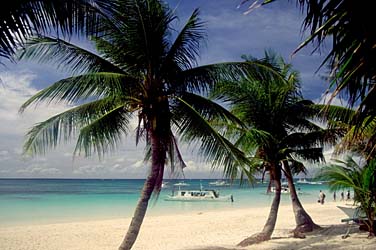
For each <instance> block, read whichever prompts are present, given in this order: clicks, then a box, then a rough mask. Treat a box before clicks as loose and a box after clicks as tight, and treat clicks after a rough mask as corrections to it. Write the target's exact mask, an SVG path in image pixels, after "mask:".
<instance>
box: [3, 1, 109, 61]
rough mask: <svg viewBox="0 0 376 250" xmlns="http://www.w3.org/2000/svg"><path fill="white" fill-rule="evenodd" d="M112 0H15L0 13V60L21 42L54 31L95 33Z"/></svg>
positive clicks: (10, 53)
mask: <svg viewBox="0 0 376 250" xmlns="http://www.w3.org/2000/svg"><path fill="white" fill-rule="evenodd" d="M114 4H115V2H114V1H112V0H65V1H61V0H15V1H9V2H7V4H4V5H3V6H2V8H1V10H0V57H3V58H7V59H10V60H12V55H13V54H14V52H15V51H16V49H17V47H18V46H20V45H21V44H22V42H23V41H24V39H26V38H28V37H31V36H33V35H37V34H46V33H49V32H51V31H54V32H55V33H57V34H61V35H71V34H73V33H76V34H77V33H81V32H82V33H86V34H95V33H96V31H98V30H97V25H98V22H97V21H98V20H99V17H100V16H101V17H102V18H103V17H105V16H106V15H107V14H106V13H107V12H108V11H109V10H111V9H112V8H113V7H114Z"/></svg>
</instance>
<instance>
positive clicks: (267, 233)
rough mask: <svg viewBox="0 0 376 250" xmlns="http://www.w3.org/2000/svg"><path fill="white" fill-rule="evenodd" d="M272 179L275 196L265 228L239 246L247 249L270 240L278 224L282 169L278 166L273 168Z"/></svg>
mask: <svg viewBox="0 0 376 250" xmlns="http://www.w3.org/2000/svg"><path fill="white" fill-rule="evenodd" d="M270 179H271V180H272V181H274V185H275V195H274V199H273V203H272V205H271V208H270V212H269V216H268V219H267V221H266V223H265V225H264V228H263V229H262V231H261V232H260V233H257V234H254V235H251V236H250V237H248V238H246V239H244V240H243V241H241V242H240V243H239V244H238V246H241V247H245V246H249V245H252V244H256V243H260V242H262V241H267V240H270V238H271V236H272V234H273V231H274V228H275V224H276V222H277V215H278V209H279V203H280V201H281V169H279V168H277V167H276V166H273V167H271V168H270Z"/></svg>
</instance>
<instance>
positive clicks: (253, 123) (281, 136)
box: [213, 53, 323, 246]
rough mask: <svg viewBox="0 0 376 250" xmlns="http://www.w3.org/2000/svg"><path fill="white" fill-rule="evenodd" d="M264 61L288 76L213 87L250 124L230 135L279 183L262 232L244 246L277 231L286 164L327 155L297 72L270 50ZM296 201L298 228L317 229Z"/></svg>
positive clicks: (268, 237) (230, 131) (235, 112)
mask: <svg viewBox="0 0 376 250" xmlns="http://www.w3.org/2000/svg"><path fill="white" fill-rule="evenodd" d="M245 59H247V60H248V61H252V59H249V58H245ZM264 61H265V62H266V63H268V64H270V65H271V67H274V68H276V69H279V71H280V73H281V75H282V76H283V77H284V78H283V79H280V78H278V79H277V78H275V79H273V80H271V81H255V80H254V79H253V78H252V79H250V78H247V77H245V78H242V79H240V80H238V81H236V82H223V83H222V84H220V85H217V86H216V89H215V90H214V91H213V96H214V97H217V98H219V99H220V100H222V101H224V102H225V103H228V104H229V105H230V107H231V112H232V113H233V114H234V115H235V116H237V117H238V118H239V120H241V121H242V122H243V123H244V124H245V127H244V128H243V127H242V128H240V129H239V128H235V129H230V130H229V132H228V133H229V137H231V138H233V140H234V142H235V145H237V146H239V147H240V148H241V149H242V150H243V151H245V152H246V153H247V154H248V155H253V156H254V157H253V159H255V160H254V161H252V163H254V166H252V167H251V168H252V169H257V168H258V169H265V170H266V171H268V172H269V175H270V180H271V181H272V182H273V183H274V185H275V187H276V192H275V196H274V199H273V202H272V205H271V210H270V213H269V217H268V220H267V222H266V224H265V226H264V228H263V230H262V232H261V233H258V234H256V235H253V236H251V237H249V238H247V239H245V240H244V241H242V242H241V243H240V245H242V246H245V245H249V244H253V243H256V242H260V241H264V240H268V239H270V237H271V235H272V233H273V230H274V227H275V223H276V219H277V214H278V208H279V203H280V195H281V173H282V163H283V164H284V165H285V170H286V169H287V171H288V170H289V166H290V165H289V164H292V165H291V167H293V166H295V165H298V164H299V161H298V160H297V158H296V157H295V156H296V155H297V156H300V157H301V158H302V159H310V160H312V161H314V162H316V161H320V160H322V158H323V156H322V147H321V146H319V145H322V137H319V136H316V137H312V136H311V135H305V134H306V133H308V132H312V133H313V132H316V133H322V129H321V128H320V127H319V126H317V125H316V124H314V123H313V122H311V121H310V120H309V118H310V116H309V115H310V113H307V112H306V111H307V110H311V109H310V108H309V106H310V105H312V102H309V101H305V100H303V98H302V96H301V94H300V91H299V80H298V76H297V72H295V71H292V70H291V65H288V64H286V63H285V62H284V61H283V59H282V58H280V57H277V56H276V55H274V54H272V53H266V55H265V59H264ZM298 132H299V133H298ZM313 138H315V140H313ZM320 138H321V139H320ZM308 139H309V140H308ZM256 159H257V160H256ZM292 185H293V184H292ZM293 202H294V206H293V207H294V212H295V215H296V220H297V225H298V227H299V228H300V229H301V230H303V228H306V229H309V230H312V229H313V228H315V227H317V225H315V224H314V222H313V221H312V219H311V218H310V217H309V215H308V214H307V213H306V212H305V211H304V208H303V207H302V205H301V203H300V202H298V198H297V196H296V197H295V199H293ZM303 211H304V212H303ZM302 218H303V219H302ZM308 224H310V225H309V226H308Z"/></svg>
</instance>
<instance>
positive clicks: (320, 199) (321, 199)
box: [317, 190, 351, 205]
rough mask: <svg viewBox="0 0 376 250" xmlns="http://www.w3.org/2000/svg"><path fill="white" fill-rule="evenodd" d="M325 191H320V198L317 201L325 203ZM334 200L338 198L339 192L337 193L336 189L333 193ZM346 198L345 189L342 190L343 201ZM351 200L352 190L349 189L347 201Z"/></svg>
mask: <svg viewBox="0 0 376 250" xmlns="http://www.w3.org/2000/svg"><path fill="white" fill-rule="evenodd" d="M325 197H326V195H325V193H324V192H323V191H322V190H320V193H319V200H318V201H317V202H319V203H321V205H323V204H324V202H325ZM333 200H334V201H336V200H337V194H336V191H334V193H333ZM344 200H345V194H344V193H343V191H342V192H341V201H344ZM349 200H351V196H350V190H347V193H346V201H349Z"/></svg>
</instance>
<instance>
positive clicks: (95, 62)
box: [20, 0, 279, 249]
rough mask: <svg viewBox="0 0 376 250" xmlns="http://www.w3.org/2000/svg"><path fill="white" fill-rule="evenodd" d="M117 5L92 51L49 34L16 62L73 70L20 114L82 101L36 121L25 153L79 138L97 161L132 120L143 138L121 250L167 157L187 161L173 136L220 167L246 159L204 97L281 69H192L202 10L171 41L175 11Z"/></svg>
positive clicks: (153, 4) (129, 2)
mask: <svg viewBox="0 0 376 250" xmlns="http://www.w3.org/2000/svg"><path fill="white" fill-rule="evenodd" d="M117 6H118V7H117V8H114V9H113V12H112V15H111V18H106V19H103V20H102V21H101V27H100V29H101V34H103V35H102V36H101V37H94V38H93V41H94V43H95V45H96V49H97V51H98V54H95V53H92V52H90V51H87V50H85V49H83V48H80V47H77V46H75V45H73V44H71V43H68V42H66V41H63V40H61V39H55V38H51V37H38V38H35V39H33V40H30V41H29V42H28V43H27V44H26V47H25V49H24V51H23V52H22V53H21V55H20V58H21V59H22V58H28V59H32V60H36V61H39V62H45V63H46V62H47V63H50V64H55V65H56V66H58V67H64V68H65V69H70V70H71V71H72V72H73V73H74V76H72V77H69V78H66V79H62V80H60V81H57V82H55V83H53V84H52V85H50V86H49V87H47V88H45V89H43V90H41V91H40V92H39V93H37V94H36V95H35V96H33V97H31V98H30V99H29V100H28V101H27V102H26V103H25V104H24V105H23V106H22V107H21V111H23V110H24V109H25V108H27V107H28V106H30V105H31V104H34V103H39V102H47V103H51V102H66V103H68V104H77V103H81V105H78V106H75V107H73V108H72V109H69V110H67V111H65V112H63V113H60V114H58V115H55V116H53V117H51V118H49V119H48V120H46V121H44V122H41V123H39V124H37V125H35V126H34V127H33V128H32V129H31V130H30V131H29V133H28V134H27V140H26V143H25V152H30V153H45V152H46V150H47V149H48V148H51V147H52V148H53V147H56V146H57V145H58V144H59V143H60V142H64V141H67V140H70V139H72V138H73V137H74V136H76V135H77V136H78V138H77V144H76V150H75V152H76V153H82V152H83V153H85V155H87V156H89V155H91V154H93V153H96V154H98V155H99V156H100V157H101V156H103V154H105V153H107V152H109V151H112V150H114V149H115V148H116V147H117V146H118V145H119V144H120V142H121V139H122V138H123V137H124V135H128V134H129V133H130V130H129V128H130V126H129V123H130V119H131V118H132V117H133V116H135V117H136V118H137V119H138V123H137V124H138V125H137V128H136V131H135V134H136V143H138V142H139V141H140V140H144V141H145V142H146V149H147V154H146V159H147V160H149V162H150V163H151V169H150V173H149V175H148V177H147V179H146V181H145V184H144V187H143V190H142V192H141V198H140V200H139V202H138V205H137V207H136V211H135V214H134V216H133V219H132V221H131V225H130V227H129V229H128V233H127V235H126V237H125V239H124V241H123V243H122V244H121V246H120V248H119V249H131V247H132V246H133V244H134V242H135V240H136V238H137V235H138V232H139V230H140V227H141V224H142V220H143V218H144V216H145V213H146V209H147V206H148V202H149V199H150V196H151V194H152V193H153V191H155V192H157V193H158V192H159V190H160V188H161V183H162V179H163V174H164V168H165V165H166V163H167V162H169V163H170V164H169V166H171V168H172V169H175V168H176V167H180V168H183V167H184V166H185V163H184V161H183V158H182V155H181V153H180V151H179V149H178V139H179V140H181V141H186V142H188V143H189V144H192V143H198V144H199V147H198V150H197V151H198V153H199V154H200V155H203V156H205V159H206V160H207V161H209V162H210V163H212V164H213V165H221V166H223V167H224V169H225V172H226V173H230V172H228V171H227V170H228V169H233V166H234V165H237V166H241V165H243V164H244V163H245V162H247V161H248V160H247V158H246V157H245V156H244V155H243V153H242V152H241V151H240V150H239V149H237V148H236V147H235V146H234V145H232V144H231V143H230V142H229V141H228V140H226V139H225V138H224V137H223V136H221V134H220V133H219V131H217V130H215V129H214V128H213V127H212V126H210V124H209V121H210V120H211V119H213V118H216V119H220V120H222V121H223V122H224V123H228V122H238V120H237V119H236V118H235V117H234V116H233V115H231V113H230V112H228V111H227V110H226V109H224V108H222V107H221V106H220V105H218V104H216V103H215V102H212V101H210V100H209V99H207V98H206V93H207V91H208V90H210V89H211V88H212V87H213V86H214V85H215V83H217V82H218V81H219V80H220V79H222V80H223V79H235V78H239V75H240V74H242V73H243V72H244V69H245V68H247V70H248V71H252V72H253V76H254V77H256V78H258V77H259V78H260V79H263V78H269V77H273V76H276V77H278V76H279V72H277V71H274V70H273V68H269V66H268V65H265V64H263V62H258V61H254V62H247V63H244V62H238V63H237V62H233V63H222V64H215V65H205V66H197V61H196V60H197V57H198V55H199V49H200V47H201V44H202V42H203V41H204V39H205V32H204V24H203V22H202V21H201V20H200V19H199V16H198V15H199V11H198V10H195V11H194V12H193V13H192V15H191V16H190V17H189V19H188V21H187V22H186V24H185V25H184V26H183V28H182V30H181V31H180V33H178V34H177V35H176V36H174V37H175V39H174V40H172V39H171V38H172V37H173V34H172V31H173V29H172V28H171V27H172V25H173V21H174V20H175V19H176V17H175V16H174V14H173V13H172V12H171V11H170V10H169V8H168V7H167V6H166V5H164V4H162V3H161V2H160V1H156V0H121V1H119V4H118V5H117ZM268 69H269V70H268ZM231 173H233V172H231Z"/></svg>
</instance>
